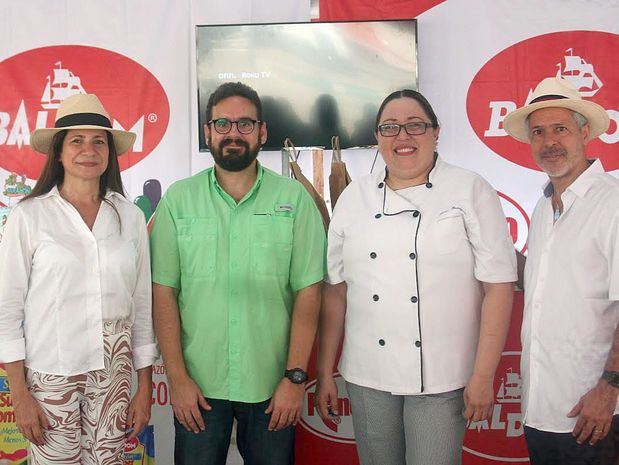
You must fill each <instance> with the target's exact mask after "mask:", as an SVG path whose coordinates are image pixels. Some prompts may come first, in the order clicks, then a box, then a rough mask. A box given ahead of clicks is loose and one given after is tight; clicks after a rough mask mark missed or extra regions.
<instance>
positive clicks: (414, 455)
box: [316, 90, 516, 465]
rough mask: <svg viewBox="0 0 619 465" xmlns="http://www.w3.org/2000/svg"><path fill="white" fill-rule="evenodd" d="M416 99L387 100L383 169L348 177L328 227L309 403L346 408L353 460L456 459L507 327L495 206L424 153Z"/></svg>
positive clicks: (379, 131)
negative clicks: (346, 403)
mask: <svg viewBox="0 0 619 465" xmlns="http://www.w3.org/2000/svg"><path fill="white" fill-rule="evenodd" d="M439 131H440V128H439V124H438V119H437V117H436V115H435V113H434V111H433V110H432V107H431V106H430V104H429V103H428V101H427V100H426V99H425V98H424V97H423V96H422V95H421V94H420V93H418V92H416V91H413V90H401V91H397V92H394V93H392V94H391V95H389V96H388V97H387V98H386V99H385V100H384V101H383V103H382V105H381V107H380V109H379V111H378V115H377V117H376V130H375V135H376V139H377V141H378V149H379V151H380V154H381V155H382V157H383V159H384V161H385V164H386V168H385V169H383V170H379V171H377V172H376V173H374V174H371V175H369V176H366V177H364V178H361V179H360V180H358V181H354V182H353V183H352V184H350V185H349V186H348V187H347V188H346V190H345V191H344V192H343V194H342V195H341V197H340V198H339V200H338V203H337V207H336V208H335V211H334V213H333V219H332V221H331V225H330V228H329V244H328V257H327V260H328V283H329V284H327V285H326V288H325V290H324V294H323V295H324V297H323V299H324V301H323V309H322V314H321V322H320V352H319V358H318V389H317V397H316V398H317V404H318V408H319V412H320V414H321V416H322V417H323V419H325V420H328V419H330V418H331V419H332V418H334V416H335V415H337V413H338V412H337V395H338V393H337V386H336V383H335V380H334V376H333V366H334V363H335V359H336V356H337V351H338V347H339V343H340V341H341V338H342V335H343V337H344V342H343V350H342V356H341V360H340V365H339V371H340V373H341V375H342V376H343V378H344V379H345V380H346V388H347V391H348V396H349V398H350V401H351V407H352V417H353V426H354V430H355V438H356V441H357V450H358V452H359V458H360V462H361V464H362V465H379V464H380V465H404V464H408V465H419V464H431V465H442V464H445V465H452V464H457V463H460V454H461V448H462V441H463V437H464V431H465V423H466V421H467V420H471V421H479V420H483V419H486V418H488V417H489V416H490V414H491V411H492V404H493V399H494V392H493V378H494V372H495V369H496V367H497V364H498V362H499V359H500V357H501V352H502V349H503V346H504V343H505V338H506V336H507V330H508V326H509V321H510V314H511V306H512V293H513V282H514V281H515V280H516V262H515V254H514V247H513V244H512V241H511V238H510V236H509V234H508V229H507V225H506V222H505V217H504V215H503V211H502V209H501V205H500V201H499V198H498V196H497V194H496V192H495V191H494V190H493V189H492V187H491V186H490V185H489V184H488V183H487V182H486V181H485V180H484V179H483V178H481V177H480V176H479V175H477V174H475V173H473V172H471V171H468V170H465V169H462V168H459V167H456V166H454V165H451V164H449V163H446V162H445V161H443V160H442V159H441V157H440V156H439V155H438V154H437V152H436V145H437V141H438V136H439Z"/></svg>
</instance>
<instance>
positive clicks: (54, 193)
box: [0, 187, 158, 376]
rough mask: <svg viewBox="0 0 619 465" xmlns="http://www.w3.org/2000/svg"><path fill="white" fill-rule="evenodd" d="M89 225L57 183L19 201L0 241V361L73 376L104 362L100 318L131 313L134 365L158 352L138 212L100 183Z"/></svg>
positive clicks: (146, 361)
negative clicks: (102, 191)
mask: <svg viewBox="0 0 619 465" xmlns="http://www.w3.org/2000/svg"><path fill="white" fill-rule="evenodd" d="M106 199H108V200H110V201H111V202H112V203H113V204H114V206H115V207H116V209H117V210H118V213H119V214H120V218H121V222H122V233H121V231H120V228H119V223H118V217H117V216H116V213H115V212H114V210H113V209H112V207H111V206H110V205H108V204H107V203H106V202H101V207H100V209H99V212H98V215H97V218H96V220H95V223H94V226H93V228H92V231H90V230H89V229H88V227H87V226H86V224H85V223H84V221H83V220H82V218H81V217H80V215H79V213H78V212H77V210H76V209H75V208H74V207H73V206H72V205H71V204H70V203H69V202H67V201H66V200H64V199H63V198H62V197H61V196H60V194H59V192H58V189H57V188H56V187H54V188H53V189H52V190H51V191H50V192H49V193H47V194H45V195H41V196H39V197H36V198H33V199H29V200H25V201H22V202H20V203H19V204H18V205H17V206H16V207H15V208H14V209H13V211H12V212H11V214H10V215H9V219H8V221H7V223H6V226H5V233H4V236H3V238H2V242H1V243H0V362H5V363H6V362H13V361H18V360H25V365H26V366H27V367H29V368H31V369H33V370H36V371H40V372H44V373H51V374H58V375H64V376H69V375H75V374H79V373H85V372H87V371H91V370H98V369H101V368H104V365H103V356H104V351H103V321H104V320H119V319H124V320H127V321H130V322H132V329H131V333H132V337H131V339H132V350H133V363H134V367H135V368H136V369H139V368H143V367H146V366H149V365H152V363H153V362H154V361H155V360H156V358H157V355H158V352H157V348H156V345H155V338H154V332H153V325H152V306H151V299H152V295H151V278H150V260H149V252H148V237H147V233H146V225H145V221H144V215H143V214H142V212H141V211H140V210H139V209H138V208H137V207H136V206H135V205H133V204H132V203H131V202H129V201H128V200H126V199H125V198H124V197H122V196H121V195H119V194H117V193H115V192H108V194H107V195H106Z"/></svg>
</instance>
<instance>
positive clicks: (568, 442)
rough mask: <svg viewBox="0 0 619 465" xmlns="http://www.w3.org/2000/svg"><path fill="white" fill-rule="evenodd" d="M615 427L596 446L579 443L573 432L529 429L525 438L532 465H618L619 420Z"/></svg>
mask: <svg viewBox="0 0 619 465" xmlns="http://www.w3.org/2000/svg"><path fill="white" fill-rule="evenodd" d="M618 418H619V416H617V417H615V421H614V422H613V425H614V426H615V427H614V428H612V429H611V431H610V432H609V433H608V435H607V436H606V437H605V438H604V439H603V440H602V441H600V442H598V443H597V444H596V445H595V446H591V445H589V443H588V442H585V443H583V444H578V443H577V442H576V438H575V437H574V436H572V434H571V433H550V432H548V431H540V430H538V429H535V428H531V427H529V426H525V427H524V437H525V439H526V442H527V447H528V448H529V457H530V460H531V465H615V464H617V463H619V462H617V460H618V458H617V453H619V444H618V443H617V441H618V440H619V438H618V437H617V434H618V433H619V431H617V428H616V426H617V423H618V422H617V419H618Z"/></svg>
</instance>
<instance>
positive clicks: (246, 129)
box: [151, 83, 325, 465]
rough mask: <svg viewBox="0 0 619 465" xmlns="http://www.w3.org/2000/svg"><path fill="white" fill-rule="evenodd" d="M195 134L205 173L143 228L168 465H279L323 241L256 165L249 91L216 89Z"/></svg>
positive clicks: (317, 224) (168, 198)
mask: <svg viewBox="0 0 619 465" xmlns="http://www.w3.org/2000/svg"><path fill="white" fill-rule="evenodd" d="M206 117H207V118H206V120H207V121H208V122H207V123H206V124H205V126H204V132H205V137H206V140H207V141H208V145H209V147H210V150H211V153H212V155H213V159H214V160H215V167H214V168H210V169H207V170H205V171H202V172H201V173H198V174H196V175H195V176H192V177H191V178H189V179H185V180H182V181H179V182H177V183H176V184H174V185H173V186H171V187H170V188H169V189H168V191H167V193H166V194H165V196H164V197H163V199H162V200H161V202H160V203H159V206H158V207H157V211H156V213H155V219H154V223H153V228H152V233H151V252H152V263H153V282H154V298H155V303H154V316H155V330H156V333H157V337H158V340H159V345H160V348H161V352H162V355H163V359H164V362H165V365H166V372H167V375H168V380H169V383H170V392H171V400H172V407H173V409H174V414H175V429H176V435H175V452H174V456H175V463H176V464H177V465H189V464H205V463H208V464H213V465H224V464H225V463H226V456H227V452H228V447H229V444H230V433H231V429H232V423H233V420H234V419H236V420H237V422H238V426H237V444H238V447H239V451H240V453H241V455H242V456H243V458H244V460H245V462H246V463H252V464H256V465H260V464H264V465H290V464H292V461H293V445H294V444H293V442H294V441H293V439H294V425H295V424H296V423H297V421H298V420H299V418H300V414H301V408H302V406H303V397H304V393H305V390H304V381H305V380H306V378H307V373H306V371H305V370H307V364H308V361H309V356H310V352H311V348H312V343H313V341H314V336H315V332H316V324H317V318H318V310H319V307H320V285H321V282H322V278H323V273H324V251H325V233H324V229H323V226H322V221H321V219H320V215H319V214H318V210H317V209H316V206H315V205H314V203H313V201H312V199H311V197H310V196H309V195H308V194H307V192H306V191H305V190H304V188H303V186H302V185H301V184H300V183H298V182H297V181H294V180H291V179H286V178H283V177H281V176H279V175H277V174H275V173H274V172H272V171H269V170H267V169H266V168H264V167H262V165H260V164H259V163H258V162H257V161H256V157H257V155H258V151H259V150H260V146H261V145H262V144H263V143H264V142H265V141H266V136H267V129H266V124H265V123H264V121H263V117H262V106H261V103H260V99H259V97H258V94H257V93H256V92H255V91H254V90H253V89H251V88H250V87H248V86H246V85H244V84H241V83H225V84H222V85H221V86H220V87H218V88H217V89H216V90H215V92H214V93H213V94H212V95H211V96H210V98H209V101H208V104H207V108H206Z"/></svg>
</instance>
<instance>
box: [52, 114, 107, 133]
mask: <svg viewBox="0 0 619 465" xmlns="http://www.w3.org/2000/svg"><path fill="white" fill-rule="evenodd" d="M69 126H101V127H104V128H110V129H112V123H110V120H109V119H108V118H106V117H105V116H103V115H100V114H98V113H74V114H72V115H67V116H63V117H62V118H59V119H57V120H56V123H55V124H54V127H55V128H66V127H69Z"/></svg>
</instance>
